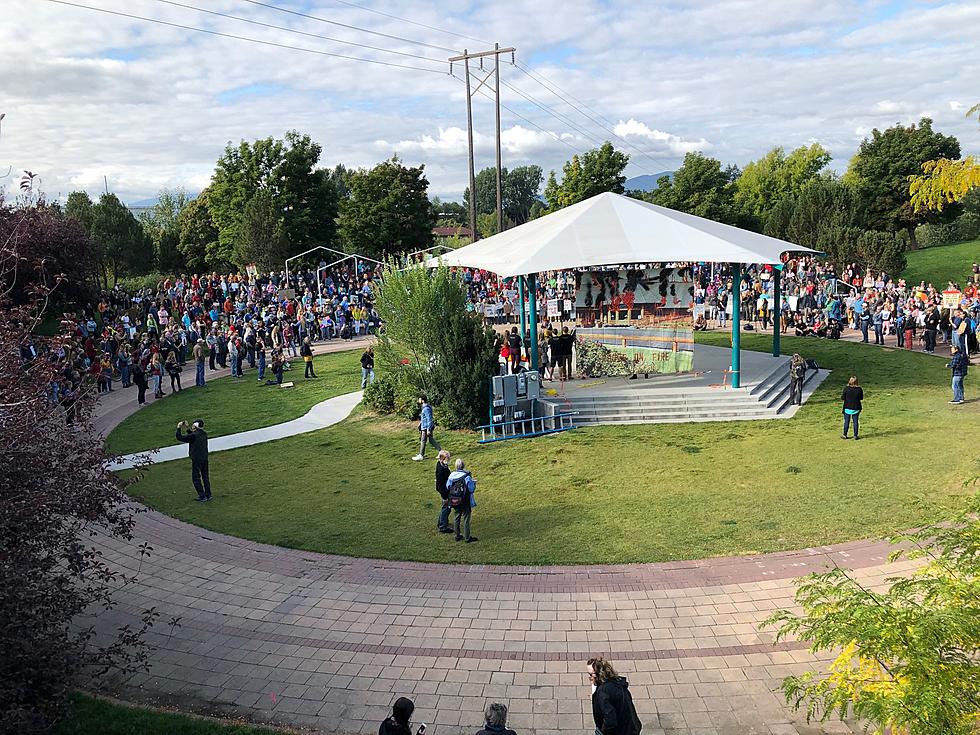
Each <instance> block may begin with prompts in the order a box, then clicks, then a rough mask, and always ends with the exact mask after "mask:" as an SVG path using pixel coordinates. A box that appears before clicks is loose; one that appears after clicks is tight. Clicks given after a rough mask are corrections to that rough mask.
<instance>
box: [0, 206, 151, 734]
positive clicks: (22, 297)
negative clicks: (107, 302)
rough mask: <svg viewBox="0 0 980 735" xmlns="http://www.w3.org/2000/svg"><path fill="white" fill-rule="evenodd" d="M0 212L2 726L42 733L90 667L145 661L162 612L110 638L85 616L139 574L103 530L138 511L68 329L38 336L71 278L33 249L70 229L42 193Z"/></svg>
mask: <svg viewBox="0 0 980 735" xmlns="http://www.w3.org/2000/svg"><path fill="white" fill-rule="evenodd" d="M41 206H42V207H43V205H41ZM0 211H2V213H3V215H2V216H0V453H2V454H0V732H16V733H32V732H40V731H42V730H44V729H45V728H47V727H48V726H49V725H50V723H51V722H52V721H54V720H55V719H57V718H58V717H59V716H60V715H61V714H62V712H63V708H64V705H65V703H66V699H67V697H66V695H67V693H68V691H69V690H70V688H71V687H72V686H73V685H75V684H76V683H77V681H78V678H77V677H78V675H79V674H80V673H81V672H82V671H84V672H85V673H86V675H87V676H88V675H91V676H99V675H100V674H101V673H105V672H108V671H109V670H110V669H113V668H122V669H123V670H132V669H133V668H134V667H139V666H141V665H142V664H143V662H144V660H145V654H146V652H145V648H144V647H143V645H142V643H141V639H142V635H143V633H144V632H145V630H146V628H147V626H148V625H149V624H151V622H152V620H153V618H154V617H155V615H156V614H155V613H154V612H153V611H152V610H150V611H147V612H146V613H145V614H144V616H143V621H142V623H141V624H139V625H137V626H136V627H135V628H123V629H121V630H119V631H118V632H117V633H118V634H117V635H115V636H114V637H113V639H112V640H109V641H106V640H101V639H100V640H99V641H98V642H97V641H96V640H95V638H94V636H93V632H92V630H91V628H89V627H87V626H88V621H91V619H92V618H91V616H92V615H94V614H97V613H98V611H99V610H101V609H106V608H108V607H110V606H111V605H112V594H113V591H114V590H117V589H118V588H119V587H120V586H121V585H125V584H127V583H130V582H131V581H132V580H131V579H129V578H127V577H126V576H122V575H120V574H119V573H118V572H117V571H116V570H114V569H113V568H111V567H110V566H109V565H108V564H107V563H106V562H105V561H104V560H103V558H102V557H101V556H100V554H99V553H98V552H97V550H96V549H95V548H94V545H93V539H94V537H95V536H96V535H103V536H111V537H118V538H125V539H129V538H131V534H132V528H133V519H134V516H133V513H134V510H133V509H132V506H131V505H129V504H128V503H127V497H126V494H125V492H124V490H125V487H124V483H122V482H121V481H119V480H118V479H117V478H116V477H115V476H114V475H113V474H112V473H110V472H109V471H108V469H107V462H106V461H107V456H106V453H105V450H104V448H103V446H102V441H101V439H100V438H99V435H98V434H97V432H96V431H95V430H94V429H93V426H92V424H91V416H92V410H93V407H94V405H95V390H94V386H93V385H92V382H91V378H88V377H86V371H85V370H84V364H83V363H82V362H81V361H82V360H83V357H84V355H83V354H82V353H81V351H80V350H79V349H78V348H77V343H76V338H75V336H74V335H73V334H72V333H71V329H70V326H69V325H67V324H66V325H64V334H62V335H61V336H57V337H53V338H39V337H37V336H35V333H34V331H35V329H36V327H37V325H38V324H39V323H40V320H41V319H42V318H43V316H44V309H45V308H46V305H47V304H48V303H49V302H50V300H51V297H52V295H53V294H55V293H57V290H58V289H61V288H65V286H66V285H67V284H66V279H67V276H66V274H65V273H64V272H62V271H60V270H56V269H55V268H54V265H55V264H53V263H52V262H51V261H50V260H46V259H45V257H44V256H43V255H42V256H41V257H36V256H37V254H43V253H45V252H50V251H51V250H52V249H54V248H56V246H57V242H59V241H61V240H60V239H61V238H63V237H64V236H65V232H66V231H69V234H70V230H71V228H72V227H73V226H72V225H69V226H68V230H66V229H65V226H64V224H63V223H62V222H59V220H58V217H57V216H56V212H53V211H51V210H50V208H46V207H43V211H38V205H37V203H36V202H35V203H32V202H25V203H24V204H22V205H20V206H17V207H5V206H4V205H3V202H2V200H0ZM66 290H67V289H66ZM15 292H16V294H15ZM15 295H16V297H17V298H16V303H15V299H14V298H13V297H14V296H15ZM68 417H71V418H72V419H73V420H72V421H71V422H69V421H68V420H67V418H68ZM143 550H144V552H147V553H148V551H149V549H148V547H144V549H143Z"/></svg>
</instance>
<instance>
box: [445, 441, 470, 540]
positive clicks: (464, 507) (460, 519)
mask: <svg viewBox="0 0 980 735" xmlns="http://www.w3.org/2000/svg"><path fill="white" fill-rule="evenodd" d="M446 489H447V490H449V507H450V508H451V509H452V510H454V511H455V512H456V515H455V517H454V518H453V531H455V532H456V540H457V541H462V540H463V539H466V543H468V544H472V543H474V542H475V541H477V538H476V536H471V535H470V516H472V514H473V509H474V508H475V507H476V480H474V479H473V475H471V474H470V473H469V472H468V471H467V470H466V465H465V463H464V462H463V460H462V459H457V460H456V470H455V471H454V472H453V473H452V474H450V475H449V479H448V480H447V481H446ZM460 525H462V533H460V530H461V529H460Z"/></svg>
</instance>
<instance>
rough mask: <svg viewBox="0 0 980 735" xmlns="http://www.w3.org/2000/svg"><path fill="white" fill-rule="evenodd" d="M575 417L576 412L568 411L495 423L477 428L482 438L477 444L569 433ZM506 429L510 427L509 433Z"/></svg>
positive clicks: (572, 427)
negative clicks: (562, 432) (563, 432)
mask: <svg viewBox="0 0 980 735" xmlns="http://www.w3.org/2000/svg"><path fill="white" fill-rule="evenodd" d="M577 415H578V412H577V411H570V412H567V413H556V414H553V415H551V416H530V417H528V418H523V419H514V420H513V421H497V422H495V423H492V424H485V425H483V426H478V427H477V428H478V429H479V430H480V432H481V437H482V438H481V439H480V442H479V443H480V444H490V443H491V442H500V441H505V440H507V439H528V438H530V437H534V436H544V435H545V434H557V433H559V432H561V431H570V430H571V429H574V428H575V425H574V424H573V423H572V417H574V416H577ZM548 424H550V426H548ZM508 427H510V431H509V432H508ZM518 427H520V430H518ZM488 434H489V436H488Z"/></svg>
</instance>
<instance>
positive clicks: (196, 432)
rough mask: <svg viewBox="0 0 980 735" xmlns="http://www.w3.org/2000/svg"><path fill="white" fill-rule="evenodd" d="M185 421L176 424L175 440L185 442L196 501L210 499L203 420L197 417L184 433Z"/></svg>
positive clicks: (206, 436)
mask: <svg viewBox="0 0 980 735" xmlns="http://www.w3.org/2000/svg"><path fill="white" fill-rule="evenodd" d="M186 428H187V422H186V421H181V422H180V423H179V424H177V440H178V441H182V442H185V443H186V444H187V454H188V456H189V457H190V458H191V481H192V482H193V483H194V489H195V490H197V502H199V503H206V502H208V501H209V500H211V476H210V475H209V474H208V434H207V432H206V431H205V430H204V420H203V419H197V420H196V421H195V422H194V423H193V424H192V425H191V430H190V431H189V432H187V433H186V434H185V433H183V431H182V430H183V429H186Z"/></svg>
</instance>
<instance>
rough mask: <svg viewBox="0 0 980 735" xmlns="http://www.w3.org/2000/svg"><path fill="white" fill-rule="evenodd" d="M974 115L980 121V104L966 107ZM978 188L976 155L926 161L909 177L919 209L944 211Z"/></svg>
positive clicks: (979, 175) (979, 167)
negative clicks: (956, 158)
mask: <svg viewBox="0 0 980 735" xmlns="http://www.w3.org/2000/svg"><path fill="white" fill-rule="evenodd" d="M974 115H976V116H977V120H978V121H980V104H976V105H974V106H973V107H971V108H970V109H969V110H967V111H966V116H967V117H973V116H974ZM977 190H980V159H977V158H976V157H975V156H967V157H966V158H965V159H963V160H961V161H952V160H950V159H948V158H940V159H938V160H935V161H926V162H925V163H923V164H922V173H921V174H916V175H915V176H910V177H909V194H910V195H911V197H912V200H911V202H912V209H913V210H915V211H916V212H921V211H924V210H926V211H928V210H932V211H935V212H942V211H943V209H944V208H945V207H946V206H948V205H950V204H952V203H954V202H958V201H961V200H962V199H963V198H964V197H966V195H967V194H969V193H970V191H977Z"/></svg>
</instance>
